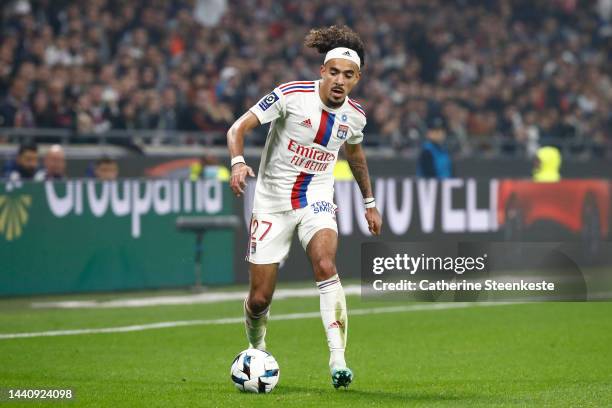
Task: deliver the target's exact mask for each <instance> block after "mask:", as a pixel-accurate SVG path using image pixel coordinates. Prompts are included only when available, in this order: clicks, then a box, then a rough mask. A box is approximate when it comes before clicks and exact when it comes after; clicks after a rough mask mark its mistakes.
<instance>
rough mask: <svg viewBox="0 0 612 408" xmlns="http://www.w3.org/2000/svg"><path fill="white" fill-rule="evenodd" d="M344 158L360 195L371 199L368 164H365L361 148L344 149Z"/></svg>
mask: <svg viewBox="0 0 612 408" xmlns="http://www.w3.org/2000/svg"><path fill="white" fill-rule="evenodd" d="M346 158H347V161H348V163H349V166H350V168H351V171H352V172H353V177H355V181H357V185H359V190H361V195H362V196H363V197H364V198H365V197H373V194H372V184H371V183H370V174H369V172H368V164H367V163H366V158H365V154H364V153H363V149H362V148H361V146H359V147H355V148H353V147H350V148H349V147H348V146H347V149H346Z"/></svg>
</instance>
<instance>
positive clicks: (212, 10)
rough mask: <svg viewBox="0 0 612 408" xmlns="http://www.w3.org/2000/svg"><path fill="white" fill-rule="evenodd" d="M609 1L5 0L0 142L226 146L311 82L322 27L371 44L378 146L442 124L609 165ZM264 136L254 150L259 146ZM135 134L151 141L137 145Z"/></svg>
mask: <svg viewBox="0 0 612 408" xmlns="http://www.w3.org/2000/svg"><path fill="white" fill-rule="evenodd" d="M610 3H611V2H610V1H609V0H600V1H593V0H580V1H579V0H563V1H562V0H555V1H543V0H519V1H509V0H489V1H474V0H455V1H430V0H428V1H425V0H394V1H378V2H368V1H364V0H347V1H344V2H341V3H330V2H327V1H322V0H315V1H308V2H302V1H295V0H292V1H285V2H274V1H268V0H261V1H253V0H238V1H232V2H227V1H224V0H215V1H213V0H192V1H166V0H154V1H151V0H146V1H145V0H141V1H129V2H128V1H120V0H93V1H87V2H76V1H69V0H54V1H29V0H16V1H9V2H3V4H4V6H2V11H1V13H2V14H1V17H0V21H1V24H2V30H1V32H0V93H1V94H0V127H1V128H2V130H1V131H0V135H3V139H2V136H0V141H1V140H4V141H10V140H12V139H11V135H13V136H15V135H20V134H22V133H23V130H24V129H28V130H29V129H31V131H30V132H29V133H26V134H29V135H31V136H32V135H34V136H37V140H38V141H40V138H41V137H45V139H44V141H48V142H50V143H53V142H62V141H64V142H65V141H69V142H71V143H77V142H88V141H91V140H92V139H91V138H92V137H94V138H95V137H96V135H97V136H100V135H102V136H104V138H105V139H104V140H105V141H106V140H107V139H108V140H110V141H111V142H112V141H113V140H114V141H115V142H117V141H121V142H122V143H126V144H128V145H129V144H131V143H132V141H133V140H136V142H138V141H142V140H144V141H145V143H156V144H162V145H163V144H189V143H195V142H198V143H200V142H201V143H206V144H223V143H224V131H225V130H226V128H227V127H228V125H229V124H230V123H231V122H232V121H233V120H234V119H235V118H236V116H237V115H240V114H241V113H242V112H243V111H245V110H246V109H248V108H249V107H250V106H252V105H253V104H254V103H255V102H256V101H257V99H258V98H259V97H261V96H262V95H264V94H265V93H267V92H268V91H269V90H270V89H272V88H273V87H274V86H276V85H277V84H279V83H282V82H285V81H288V80H294V79H296V78H313V77H315V76H316V72H317V68H318V66H319V65H320V63H321V57H320V56H319V55H316V54H313V53H311V52H310V51H307V50H305V49H304V47H302V46H301V41H302V39H303V38H304V35H305V33H306V32H307V31H308V30H309V29H310V28H312V27H315V26H323V25H329V24H333V23H338V24H347V25H350V26H351V27H353V28H355V29H356V30H357V31H358V32H359V33H360V35H362V36H363V38H364V39H365V42H366V44H367V58H366V65H365V68H364V81H363V82H362V84H361V85H360V86H359V87H358V91H357V95H356V99H357V100H359V101H360V102H361V104H362V105H363V106H364V107H365V110H366V111H367V112H368V118H369V123H368V128H367V133H368V138H367V143H368V144H369V145H373V146H380V147H391V148H393V149H395V150H404V151H405V150H414V149H417V148H418V146H419V143H420V141H421V140H422V138H423V136H424V134H425V130H426V119H427V117H428V116H431V115H440V116H441V117H443V118H444V121H445V126H446V127H447V129H448V133H449V142H450V144H451V150H452V151H453V152H455V153H462V154H466V155H469V154H470V153H471V152H473V151H483V150H484V151H487V150H491V149H493V150H494V151H495V152H498V153H501V154H516V153H517V151H520V152H526V153H528V154H529V153H531V154H534V153H535V150H536V149H537V147H538V145H541V144H557V145H563V146H566V147H567V146H569V148H567V149H566V152H567V151H568V150H569V151H570V153H571V152H577V153H583V152H585V151H587V152H588V154H589V155H598V156H602V155H605V154H607V153H609V150H610V145H611V140H612V130H611V129H612V114H611V112H612V110H610V106H611V105H612V80H611V77H610V70H609V67H610V63H611V62H612V61H611V57H612V25H611V24H610V17H611V11H610V10H611V8H612V7H611V5H610ZM264 132H265V129H260V133H259V134H258V135H257V137H254V138H252V143H254V144H255V145H261V144H262V143H263V140H264V138H265V133H264ZM138 135H139V136H138Z"/></svg>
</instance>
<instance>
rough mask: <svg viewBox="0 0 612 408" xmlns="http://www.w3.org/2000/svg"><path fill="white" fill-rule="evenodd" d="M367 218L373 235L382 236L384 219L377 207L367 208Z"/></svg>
mask: <svg viewBox="0 0 612 408" xmlns="http://www.w3.org/2000/svg"><path fill="white" fill-rule="evenodd" d="M365 218H366V221H367V222H368V229H369V230H370V233H371V234H372V235H380V231H381V230H382V217H381V216H380V213H379V212H378V209H377V208H376V207H373V208H366V212H365Z"/></svg>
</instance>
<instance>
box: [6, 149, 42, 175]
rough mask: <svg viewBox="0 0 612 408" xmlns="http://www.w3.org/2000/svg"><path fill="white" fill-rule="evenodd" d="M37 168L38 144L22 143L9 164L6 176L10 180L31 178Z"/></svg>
mask: <svg viewBox="0 0 612 408" xmlns="http://www.w3.org/2000/svg"><path fill="white" fill-rule="evenodd" d="M37 168H38V146H36V144H34V143H24V144H22V145H20V146H19V150H18V151H17V157H16V158H15V161H14V162H13V163H12V164H10V165H9V169H8V172H7V178H8V179H9V180H10V181H20V180H33V179H34V175H35V174H36V169H37Z"/></svg>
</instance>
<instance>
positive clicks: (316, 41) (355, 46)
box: [304, 25, 365, 68]
mask: <svg viewBox="0 0 612 408" xmlns="http://www.w3.org/2000/svg"><path fill="white" fill-rule="evenodd" d="M304 45H305V46H306V47H309V48H316V49H317V51H319V53H321V54H325V53H327V52H328V51H330V50H333V49H334V48H338V47H346V48H350V49H351V50H354V51H355V52H357V55H359V58H360V59H361V67H363V66H364V65H365V53H364V45H363V41H361V38H360V37H359V34H357V33H356V32H354V31H353V30H351V29H350V28H349V27H347V26H345V25H343V26H336V25H333V26H331V27H322V28H313V29H312V30H310V32H309V33H308V35H306V39H305V40H304ZM361 67H360V68H361Z"/></svg>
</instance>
